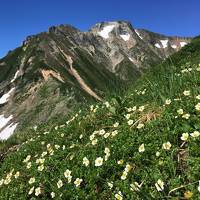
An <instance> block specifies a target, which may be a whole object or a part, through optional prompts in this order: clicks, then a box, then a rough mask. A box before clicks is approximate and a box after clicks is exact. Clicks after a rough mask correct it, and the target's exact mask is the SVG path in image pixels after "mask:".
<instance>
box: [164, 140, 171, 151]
mask: <svg viewBox="0 0 200 200" xmlns="http://www.w3.org/2000/svg"><path fill="white" fill-rule="evenodd" d="M171 146H172V145H171V143H170V142H165V143H163V145H162V148H163V149H165V150H170V148H171Z"/></svg>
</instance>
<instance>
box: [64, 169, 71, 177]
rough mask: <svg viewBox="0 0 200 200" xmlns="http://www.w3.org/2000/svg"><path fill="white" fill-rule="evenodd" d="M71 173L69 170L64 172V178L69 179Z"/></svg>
mask: <svg viewBox="0 0 200 200" xmlns="http://www.w3.org/2000/svg"><path fill="white" fill-rule="evenodd" d="M71 173H72V171H70V170H69V169H67V170H66V171H65V172H64V176H65V178H69V177H70V176H71Z"/></svg>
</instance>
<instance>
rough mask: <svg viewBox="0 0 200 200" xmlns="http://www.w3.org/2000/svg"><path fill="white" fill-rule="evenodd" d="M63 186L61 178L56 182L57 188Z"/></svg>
mask: <svg viewBox="0 0 200 200" xmlns="http://www.w3.org/2000/svg"><path fill="white" fill-rule="evenodd" d="M62 186H63V182H62V180H59V181H58V182H57V187H58V188H61V187H62Z"/></svg>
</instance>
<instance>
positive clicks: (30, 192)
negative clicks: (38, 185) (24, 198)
mask: <svg viewBox="0 0 200 200" xmlns="http://www.w3.org/2000/svg"><path fill="white" fill-rule="evenodd" d="M34 189H35V187H34V186H33V187H32V188H31V189H30V190H29V192H28V194H29V195H31V194H32V193H33V191H34Z"/></svg>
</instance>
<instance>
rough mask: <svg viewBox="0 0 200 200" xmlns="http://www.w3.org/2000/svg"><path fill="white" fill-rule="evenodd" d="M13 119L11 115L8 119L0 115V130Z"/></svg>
mask: <svg viewBox="0 0 200 200" xmlns="http://www.w3.org/2000/svg"><path fill="white" fill-rule="evenodd" d="M12 118H13V116H12V115H10V116H9V117H8V118H6V117H4V115H0V130H1V129H2V128H3V127H4V126H6V124H7V123H8V122H9V121H10V120H11V119H12Z"/></svg>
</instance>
